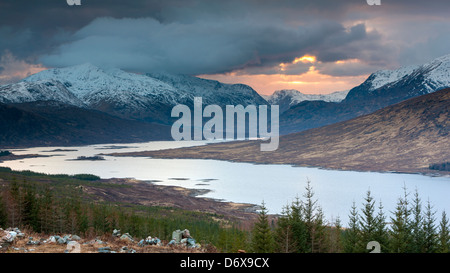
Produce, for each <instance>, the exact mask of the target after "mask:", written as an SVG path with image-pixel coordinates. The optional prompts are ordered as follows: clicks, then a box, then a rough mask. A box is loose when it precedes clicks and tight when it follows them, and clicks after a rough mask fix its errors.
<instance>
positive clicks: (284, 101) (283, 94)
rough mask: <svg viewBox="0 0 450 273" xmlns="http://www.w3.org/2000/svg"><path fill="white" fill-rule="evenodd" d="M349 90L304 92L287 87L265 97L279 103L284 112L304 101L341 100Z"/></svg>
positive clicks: (270, 101)
mask: <svg viewBox="0 0 450 273" xmlns="http://www.w3.org/2000/svg"><path fill="white" fill-rule="evenodd" d="M347 93H348V91H337V92H333V93H330V94H325V95H322V94H304V93H302V92H300V91H298V90H294V89H285V90H278V91H275V92H274V93H273V94H272V95H270V96H266V97H265V99H266V100H267V102H269V103H270V104H272V105H279V106H280V112H284V111H286V110H288V109H289V108H291V107H292V106H293V105H296V104H299V103H300V102H302V101H315V100H322V101H326V102H340V101H342V100H343V99H345V97H346V96H347Z"/></svg>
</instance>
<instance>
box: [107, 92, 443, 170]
mask: <svg viewBox="0 0 450 273" xmlns="http://www.w3.org/2000/svg"><path fill="white" fill-rule="evenodd" d="M449 110H450V89H444V90H440V91H437V92H433V93H430V94H426V95H422V96H419V97H416V98H412V99H409V100H406V101H403V102H401V103H398V104H395V105H391V106H388V107H385V108H383V109H380V110H378V111H376V112H374V113H372V114H368V115H363V116H360V117H357V118H354V119H351V120H348V121H344V122H338V123H335V124H332V125H328V126H324V127H320V128H315V129H310V130H306V131H303V132H299V133H293V134H289V135H286V136H281V137H280V146H279V148H278V149H277V150H276V151H273V152H261V151H260V143H259V141H234V142H228V143H227V142H224V143H217V144H210V145H205V146H198V147H188V148H180V149H171V150H160V151H148V152H137V153H127V154H120V153H119V154H115V155H127V156H151V157H155V158H202V159H218V160H230V161H238V162H252V163H262V164H294V165H299V166H311V167H324V168H332V169H347V170H361V171H400V172H430V170H429V169H428V166H429V164H433V163H440V162H447V161H450V157H449V156H450V155H449V151H450V141H449V139H450V113H449Z"/></svg>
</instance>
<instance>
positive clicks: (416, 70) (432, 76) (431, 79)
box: [366, 54, 450, 92]
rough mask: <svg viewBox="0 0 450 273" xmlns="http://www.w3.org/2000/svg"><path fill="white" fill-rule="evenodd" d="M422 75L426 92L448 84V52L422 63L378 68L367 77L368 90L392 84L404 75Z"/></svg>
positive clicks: (449, 57) (449, 80)
mask: <svg viewBox="0 0 450 273" xmlns="http://www.w3.org/2000/svg"><path fill="white" fill-rule="evenodd" d="M417 76H422V77H423V78H424V81H425V84H427V85H429V86H428V87H427V89H428V92H432V91H434V90H436V88H440V87H448V86H450V54H448V55H444V56H441V57H439V58H436V59H434V60H431V61H430V62H428V63H425V64H423V65H411V66H404V67H401V68H399V69H395V70H379V71H377V72H375V73H373V74H372V75H370V77H369V78H368V79H367V81H366V82H368V83H369V84H370V87H369V91H373V90H375V89H378V88H380V87H383V86H386V85H388V84H394V83H396V82H398V81H400V80H402V79H403V78H404V77H409V78H413V77H417Z"/></svg>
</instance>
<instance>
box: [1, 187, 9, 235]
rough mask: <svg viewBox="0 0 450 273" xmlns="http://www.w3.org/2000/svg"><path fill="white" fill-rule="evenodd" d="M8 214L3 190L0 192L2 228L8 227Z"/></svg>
mask: <svg viewBox="0 0 450 273" xmlns="http://www.w3.org/2000/svg"><path fill="white" fill-rule="evenodd" d="M7 223H8V215H7V214H6V205H5V202H4V201H3V192H0V228H6V225H7Z"/></svg>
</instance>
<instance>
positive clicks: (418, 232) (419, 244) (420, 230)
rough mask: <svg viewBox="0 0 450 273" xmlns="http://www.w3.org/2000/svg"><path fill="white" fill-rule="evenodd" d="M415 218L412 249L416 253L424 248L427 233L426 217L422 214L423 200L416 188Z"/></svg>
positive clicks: (412, 224)
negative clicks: (425, 226)
mask: <svg viewBox="0 0 450 273" xmlns="http://www.w3.org/2000/svg"><path fill="white" fill-rule="evenodd" d="M413 204H414V205H413V219H412V222H411V233H412V246H411V251H412V252H415V253H421V252H423V250H424V247H425V246H424V244H425V234H424V227H423V225H424V223H423V221H424V219H423V215H422V201H421V200H420V197H419V193H418V191H417V190H416V192H415V194H414V203H413Z"/></svg>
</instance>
